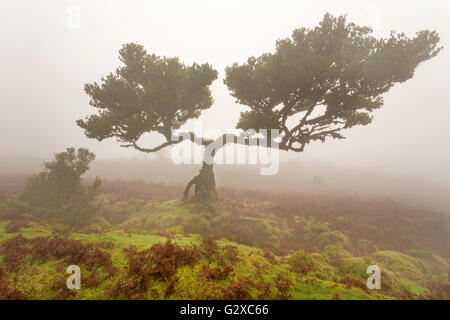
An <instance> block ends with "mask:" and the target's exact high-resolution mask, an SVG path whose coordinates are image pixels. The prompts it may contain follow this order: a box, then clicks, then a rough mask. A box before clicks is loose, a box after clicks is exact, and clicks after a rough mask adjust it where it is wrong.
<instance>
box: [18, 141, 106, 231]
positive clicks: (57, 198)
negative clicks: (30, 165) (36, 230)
mask: <svg viewBox="0 0 450 320" xmlns="http://www.w3.org/2000/svg"><path fill="white" fill-rule="evenodd" d="M94 159H95V155H94V154H93V153H91V152H89V150H88V149H82V148H80V149H78V150H77V151H75V149H74V148H67V150H66V151H65V152H61V153H57V154H55V158H54V160H53V161H51V162H46V163H44V167H45V169H44V171H42V172H40V173H38V174H36V175H33V176H32V177H31V178H29V180H28V181H27V183H26V185H25V188H24V190H23V192H22V194H21V195H20V197H19V200H21V201H25V202H27V203H28V204H29V205H30V206H31V210H32V211H33V212H34V213H35V214H37V215H40V216H43V217H46V218H48V219H54V220H57V221H62V222H63V223H66V224H69V225H73V226H81V225H83V224H86V223H88V222H89V220H90V219H91V218H93V215H94V214H95V211H96V210H97V208H96V206H95V198H96V196H97V195H98V192H99V189H100V183H101V182H100V180H99V179H96V180H95V181H94V182H93V183H92V184H91V185H89V186H88V187H87V188H85V187H83V185H82V183H81V175H83V174H84V173H85V172H86V171H87V170H88V169H89V164H90V162H92V161H93V160H94Z"/></svg>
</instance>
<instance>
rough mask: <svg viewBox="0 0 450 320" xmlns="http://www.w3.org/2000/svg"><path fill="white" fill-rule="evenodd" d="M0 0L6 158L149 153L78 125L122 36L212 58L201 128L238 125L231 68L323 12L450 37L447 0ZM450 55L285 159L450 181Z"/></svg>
mask: <svg viewBox="0 0 450 320" xmlns="http://www.w3.org/2000/svg"><path fill="white" fill-rule="evenodd" d="M0 8H1V19H0V40H1V50H0V64H1V69H0V70H1V71H2V76H1V78H0V94H1V98H2V103H1V104H0V155H8V156H11V155H12V156H15V155H21V156H24V155H25V156H37V157H49V156H51V155H52V154H53V153H54V152H58V151H62V150H63V149H65V148H66V147H67V146H75V147H81V146H83V147H89V148H90V149H91V150H92V151H93V152H95V153H96V154H97V157H98V158H100V159H102V158H103V159H105V158H119V157H131V156H142V155H141V154H140V153H139V152H136V151H132V150H129V149H123V148H120V147H119V145H118V143H116V142H115V141H114V140H109V141H104V142H101V143H100V142H97V141H95V140H90V139H87V138H86V137H85V136H84V134H83V131H82V130H81V129H80V128H79V127H78V126H77V125H76V124H75V120H77V119H79V118H84V117H85V116H86V115H88V114H89V113H92V112H93V108H91V107H90V106H89V104H88V97H87V96H86V95H85V93H84V91H83V84H84V83H88V82H93V81H98V80H100V78H101V77H102V76H104V75H106V74H107V73H109V72H111V71H113V70H115V68H116V67H117V66H118V65H119V60H118V59H117V56H118V50H119V49H120V47H121V45H122V44H124V43H126V42H131V41H136V42H139V43H141V44H143V45H144V46H145V48H146V49H147V50H148V51H150V52H154V53H156V54H158V55H166V56H179V57H180V59H181V60H182V61H184V62H186V63H191V62H192V61H196V62H199V63H203V62H209V63H211V64H212V65H213V66H214V67H215V68H216V69H217V70H218V71H219V74H220V76H219V79H218V80H217V81H216V82H215V83H214V85H213V86H212V90H213V96H214V98H215V104H214V106H213V107H212V109H211V110H208V111H207V112H205V113H204V115H203V116H202V117H201V118H200V119H201V120H202V121H203V125H204V127H205V128H219V129H228V128H229V129H232V128H234V126H235V124H236V121H237V119H238V116H239V112H240V111H242V110H244V107H242V106H239V105H237V104H235V103H234V99H233V98H232V97H231V96H230V95H229V94H228V91H227V89H226V87H225V85H224V84H223V81H222V79H223V75H224V72H223V70H224V68H225V67H226V66H228V65H231V64H232V63H233V62H243V61H245V60H246V59H247V58H248V57H249V56H251V55H259V54H261V53H263V52H267V51H272V50H273V49H274V44H275V41H276V40H277V39H279V38H284V37H288V36H290V34H291V32H292V31H293V30H294V29H295V28H298V27H303V26H306V27H313V26H315V25H316V24H317V23H318V22H319V21H320V20H321V19H322V17H323V15H324V14H325V13H326V12H330V13H332V14H335V15H339V14H348V19H349V20H351V21H353V22H356V23H358V24H364V25H370V26H372V27H373V28H374V29H375V34H376V35H377V36H383V37H385V36H388V35H389V32H390V30H397V31H400V32H406V33H407V34H408V35H413V34H414V33H415V32H416V31H419V30H421V29H435V30H437V31H438V32H439V33H440V35H441V38H442V44H443V45H444V46H447V44H448V43H449V37H450V30H449V26H450V23H449V16H450V3H449V1H448V0H441V1H438V0H435V1H432V0H428V1H418V0H416V1H404V0H400V1H392V0H391V1H375V0H372V1H361V0H358V1H353V0H351V1H350V0H342V1H323V0H316V1H287V0H286V1H283V0H278V1H261V0H259V1H256V0H251V1H250V0H246V1H230V0H227V1H225V0H224V1H212V0H208V1H206V0H204V1H193V0H191V1H167V0H165V1H137V0H135V1H130V0H128V1H125V0H86V1H80V0H72V1H63V0H53V1H51V0H47V1H23V0H14V1H2V2H1V4H0ZM74 8H75V11H76V10H79V11H80V25H79V28H75V29H74V28H69V27H68V24H69V26H70V22H71V21H72V20H70V17H71V15H70V14H71V13H72V14H73V12H75V11H74ZM72 16H73V15H72ZM449 57H450V51H449V49H448V48H447V49H444V51H443V52H441V54H440V55H439V56H438V57H437V58H434V59H432V60H431V61H428V62H426V63H424V64H422V65H421V66H420V67H419V69H418V70H417V72H416V75H415V77H414V79H412V80H410V81H409V82H407V83H404V84H401V85H399V86H397V87H395V88H393V89H392V90H391V91H390V92H389V93H388V94H387V95H385V106H384V107H383V108H382V109H381V110H379V111H377V112H376V113H375V120H374V123H373V124H371V125H370V126H367V127H359V128H353V129H351V131H348V132H346V136H347V137H348V138H347V140H340V141H329V142H327V143H325V144H321V143H318V144H314V145H311V146H309V147H308V148H307V150H306V152H305V153H303V154H293V155H289V157H290V158H296V159H299V160H301V159H306V160H309V161H310V160H318V161H327V162H330V163H332V164H335V165H339V166H359V167H373V168H382V169H384V170H388V171H394V172H397V173H400V174H402V175H414V176H421V177H427V178H429V179H431V180H434V181H439V182H443V183H446V182H448V181H450V166H449V164H450V151H449V146H450V145H449V142H450V125H449V116H450V110H449V102H448V93H449V89H450V88H449V81H448V75H449V74H450V59H449ZM0 161H1V158H0Z"/></svg>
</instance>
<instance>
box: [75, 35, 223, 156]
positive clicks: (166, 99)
mask: <svg viewBox="0 0 450 320" xmlns="http://www.w3.org/2000/svg"><path fill="white" fill-rule="evenodd" d="M119 59H120V61H122V62H123V64H124V66H122V67H120V68H118V69H117V70H116V72H115V73H110V74H109V75H108V76H106V78H102V81H101V83H100V84H98V83H96V82H94V83H92V84H86V85H85V87H84V89H85V91H86V93H87V94H88V95H89V97H90V98H91V101H90V104H91V106H93V107H94V108H96V109H98V114H94V115H91V116H89V117H87V118H86V119H85V120H78V121H77V124H78V125H79V126H80V127H81V128H83V129H84V130H85V133H86V135H87V136H88V137H89V138H95V139H97V140H99V141H102V140H103V139H106V138H110V137H115V138H116V139H117V140H118V141H120V142H122V143H128V144H130V146H134V147H137V145H136V142H137V141H138V140H139V138H140V137H141V136H142V135H143V134H144V133H147V132H157V133H160V134H162V135H163V136H164V137H165V139H166V140H167V142H168V143H169V144H170V141H171V138H172V137H171V136H172V133H173V131H174V130H176V129H178V128H180V126H181V125H183V124H184V123H185V122H186V121H187V120H189V119H192V118H197V117H198V116H199V115H200V114H201V112H202V111H203V110H205V109H208V108H209V107H211V105H212V102H213V99H212V97H211V92H210V90H209V85H211V83H212V82H213V81H214V80H215V79H217V71H215V70H214V69H212V67H211V66H210V65H209V64H203V65H199V64H196V63H193V64H192V65H191V66H186V65H184V64H183V63H181V62H180V61H179V59H178V58H166V57H159V56H156V55H155V54H149V53H147V51H146V50H145V49H144V47H143V46H141V45H139V44H136V43H128V44H125V45H123V47H122V49H120V51H119ZM164 146H165V145H164ZM137 148H138V147H137ZM142 151H144V150H142ZM155 151H156V150H155Z"/></svg>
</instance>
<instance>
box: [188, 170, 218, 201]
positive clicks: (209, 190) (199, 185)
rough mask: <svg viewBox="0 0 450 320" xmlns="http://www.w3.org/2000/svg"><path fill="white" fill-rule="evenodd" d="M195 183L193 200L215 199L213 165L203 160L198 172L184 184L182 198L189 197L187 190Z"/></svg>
mask: <svg viewBox="0 0 450 320" xmlns="http://www.w3.org/2000/svg"><path fill="white" fill-rule="evenodd" d="M194 185H195V200H196V201H200V202H210V201H213V200H216V199H217V192H216V181H215V179H214V171H213V165H212V164H207V163H205V162H203V165H202V167H201V168H200V172H199V174H198V175H196V176H195V177H194V178H193V179H192V180H191V181H189V183H188V184H187V185H186V188H185V190H184V194H183V200H187V199H188V198H189V191H190V190H191V188H192V186H194Z"/></svg>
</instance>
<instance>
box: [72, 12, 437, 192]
mask: <svg viewBox="0 0 450 320" xmlns="http://www.w3.org/2000/svg"><path fill="white" fill-rule="evenodd" d="M438 44H439V36H438V34H437V33H436V32H434V31H433V32H430V31H420V32H418V33H417V34H416V36H415V37H414V38H408V37H407V36H406V35H405V34H403V33H400V34H397V33H395V32H392V33H391V35H390V36H389V37H388V38H386V39H377V38H375V37H373V36H372V30H371V29H370V28H368V27H361V26H357V25H355V24H354V23H348V22H347V21H346V17H345V16H340V17H333V16H332V15H330V14H326V15H325V16H324V18H323V20H322V21H321V22H320V24H319V26H317V27H315V28H312V29H308V28H300V29H296V30H294V32H293V34H292V37H291V38H287V39H282V40H279V41H277V43H276V50H275V52H274V53H266V54H263V55H261V56H259V57H251V58H249V59H248V61H247V62H246V63H244V64H242V65H239V64H237V63H235V64H233V65H232V66H231V67H228V68H226V77H225V80H224V82H225V84H226V85H227V87H228V89H229V90H230V92H231V94H232V95H233V97H235V98H236V100H237V102H238V103H239V104H242V105H245V106H247V107H249V108H250V111H245V112H242V113H241V117H240V119H239V122H238V124H237V129H242V130H244V131H245V130H248V129H255V130H259V129H266V130H267V134H266V135H265V136H264V137H263V138H262V139H261V138H256V137H255V136H251V135H248V134H246V133H244V132H243V133H242V134H241V135H240V136H238V135H233V134H226V135H223V136H221V137H219V138H218V139H216V140H214V141H213V140H207V139H206V140H205V139H203V140H201V139H200V137H196V136H195V135H194V134H193V133H190V140H191V141H192V142H193V143H197V144H200V145H202V146H204V147H205V154H204V157H205V159H208V160H211V158H214V155H215V154H216V152H217V149H218V148H220V147H221V146H223V145H226V144H227V143H241V144H245V145H249V144H252V145H266V146H267V145H270V143H272V142H274V139H275V137H272V136H271V135H270V132H271V131H270V130H271V129H278V130H279V132H280V133H281V135H280V137H279V138H280V139H281V141H279V149H280V150H285V151H295V152H303V151H304V149H305V146H306V145H307V144H309V143H311V142H313V141H321V142H325V141H326V140H327V139H328V138H333V139H343V138H344V136H343V132H342V131H343V130H344V129H349V128H352V127H354V126H357V125H368V124H369V123H371V121H372V115H371V113H372V111H374V110H376V109H378V108H380V107H381V106H382V105H383V98H382V95H383V94H384V93H386V92H388V91H389V89H390V88H392V87H393V86H394V85H395V84H397V83H401V82H405V81H406V80H408V79H411V78H412V77H413V75H414V71H415V69H416V67H417V66H418V65H419V64H420V63H421V62H424V61H426V60H429V59H431V58H432V57H434V56H436V55H437V54H438V53H439V51H440V50H441V49H442V48H441V47H439V46H438ZM119 53H120V57H119V59H120V60H121V61H122V62H123V63H124V66H123V67H120V68H118V69H117V70H116V72H115V73H111V74H109V75H108V76H107V77H106V78H102V81H101V84H97V83H93V84H86V85H85V91H86V93H87V94H88V95H89V96H90V97H91V101H90V104H91V105H92V106H93V107H95V108H97V109H98V114H94V115H91V116H89V117H87V118H86V119H85V120H78V122H77V123H78V125H79V126H80V127H81V128H83V129H84V130H85V133H86V135H87V136H88V137H90V138H95V139H97V140H99V141H102V140H104V139H106V138H111V137H114V138H116V139H117V140H118V141H119V142H121V143H122V146H124V147H133V148H135V149H137V150H139V151H142V152H148V153H151V152H157V151H159V150H161V149H163V148H165V147H168V146H171V145H174V144H177V143H179V142H180V141H178V140H177V139H175V141H174V140H172V139H171V137H172V134H173V133H174V131H175V130H176V129H179V128H180V127H181V126H182V125H183V124H184V123H185V122H186V121H187V120H189V119H193V118H197V117H198V116H200V114H201V112H202V111H203V110H205V109H208V108H210V107H211V105H212V103H213V99H212V98H211V93H210V90H209V86H210V85H211V84H212V82H213V81H214V80H216V79H217V71H215V70H214V69H212V67H211V66H210V65H208V64H204V65H198V64H195V63H194V64H192V66H186V65H184V64H183V63H181V62H180V61H179V60H178V58H165V57H158V56H156V55H154V54H148V53H147V52H146V51H145V50H144V48H143V47H142V46H141V45H138V44H134V43H129V44H125V45H124V46H123V47H122V49H121V50H120V52H119ZM147 132H158V133H160V134H162V135H163V136H164V138H165V141H164V142H163V143H162V144H160V145H158V146H156V147H154V148H144V147H141V146H139V145H138V143H137V141H138V140H139V139H140V138H141V137H142V135H143V134H144V133H147ZM239 138H242V139H239ZM255 140H256V141H255ZM218 141H219V142H223V143H222V144H219V147H215V146H214V145H215V144H214V142H218ZM261 142H264V143H261ZM277 142H278V141H277ZM193 185H195V190H196V192H195V194H196V198H197V199H198V200H210V199H213V198H215V197H216V192H215V180H214V173H213V170H212V164H211V162H210V161H207V162H204V163H203V166H202V168H201V170H200V173H199V175H197V176H196V177H194V179H193V180H191V181H190V182H189V184H188V185H187V187H186V190H185V193H184V198H185V199H186V198H187V197H188V195H189V190H190V188H191V187H192V186H193Z"/></svg>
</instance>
